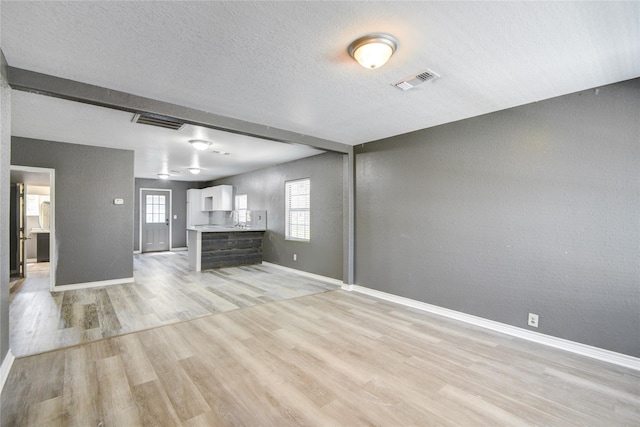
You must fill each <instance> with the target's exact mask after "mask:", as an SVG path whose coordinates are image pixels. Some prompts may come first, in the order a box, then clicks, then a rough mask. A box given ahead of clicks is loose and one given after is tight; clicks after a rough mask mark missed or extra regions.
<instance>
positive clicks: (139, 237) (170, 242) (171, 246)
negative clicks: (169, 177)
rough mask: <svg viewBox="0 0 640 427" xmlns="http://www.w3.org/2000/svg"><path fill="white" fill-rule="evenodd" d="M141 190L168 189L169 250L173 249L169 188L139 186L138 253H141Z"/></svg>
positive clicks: (170, 193)
mask: <svg viewBox="0 0 640 427" xmlns="http://www.w3.org/2000/svg"><path fill="white" fill-rule="evenodd" d="M143 191H168V192H169V250H171V249H173V241H172V240H171V239H172V236H171V235H172V234H173V211H172V206H173V194H172V192H171V189H170V188H146V187H145V188H140V196H139V198H138V200H139V202H138V210H139V211H140V218H139V224H138V253H142V202H143V200H142V192H143Z"/></svg>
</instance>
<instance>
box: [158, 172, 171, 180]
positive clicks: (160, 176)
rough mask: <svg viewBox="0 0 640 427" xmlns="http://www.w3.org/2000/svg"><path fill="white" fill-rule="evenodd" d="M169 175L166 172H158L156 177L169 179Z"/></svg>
mask: <svg viewBox="0 0 640 427" xmlns="http://www.w3.org/2000/svg"><path fill="white" fill-rule="evenodd" d="M170 176H171V175H169V174H168V173H159V174H158V178H160V179H169V177H170Z"/></svg>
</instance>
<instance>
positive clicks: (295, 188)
mask: <svg viewBox="0 0 640 427" xmlns="http://www.w3.org/2000/svg"><path fill="white" fill-rule="evenodd" d="M285 203H286V219H285V221H286V224H285V238H286V239H287V240H303V241H308V240H310V239H311V180H310V179H308V178H306V179H299V180H296V181H287V182H285Z"/></svg>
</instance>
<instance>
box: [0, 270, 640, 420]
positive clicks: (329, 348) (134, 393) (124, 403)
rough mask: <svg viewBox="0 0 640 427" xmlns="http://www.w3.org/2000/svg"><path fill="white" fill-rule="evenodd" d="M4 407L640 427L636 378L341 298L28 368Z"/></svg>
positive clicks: (119, 341)
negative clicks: (639, 426)
mask: <svg viewBox="0 0 640 427" xmlns="http://www.w3.org/2000/svg"><path fill="white" fill-rule="evenodd" d="M158 280H162V279H161V278H158ZM304 280H305V279H304V278H301V281H304ZM252 286H256V284H253V285H252ZM256 298H257V297H256ZM1 397H2V425H3V426H41V425H48V426H103V427H106V426H231V425H237V426H297V425H308V426H365V425H366V426H372V425H376V426H430V425H434V426H527V425H537V426H540V425H544V426H576V425H580V426H637V425H640V376H639V373H638V372H637V371H632V370H629V369H625V368H621V367H618V366H614V365H609V364H606V363H604V362H599V361H595V360H592V359H587V358H583V357H580V356H577V355H573V354H570V353H565V352H563V351H560V350H556V349H552V348H549V347H544V346H540V345H537V344H534V343H531V342H527V341H523V340H519V339H517V338H513V337H509V336H505V335H500V334H498V333H494V332H491V331H486V330H483V329H479V328H474V327H471V326H469V325H465V324H461V323H458V322H455V321H453V320H450V319H446V318H442V317H438V316H435V315H431V314H428V313H424V312H420V311H418V310H414V309H411V308H407V307H403V306H398V305H396V304H393V303H390V302H386V301H381V300H377V299H374V298H371V297H368V296H363V295H359V294H353V293H349V292H346V291H342V290H335V291H329V292H324V293H317V294H313V295H308V296H302V297H298V298H293V299H287V300H283V301H277V302H266V303H264V304H254V305H251V306H246V307H243V308H241V309H238V310H233V311H228V312H224V313H214V314H210V315H206V316H204V317H200V318H197V319H194V320H189V321H185V322H181V323H174V324H171V325H167V326H160V327H157V328H153V329H148V330H145V331H141V332H135V333H131V334H127V335H121V336H116V337H111V338H106V339H101V340H98V341H93V342H89V343H85V344H81V345H77V346H74V347H71V348H66V349H62V350H56V351H52V352H48V353H45V354H40V355H35V356H30V357H24V358H19V359H17V360H16V361H15V363H14V366H13V369H12V370H11V372H10V375H9V378H8V380H7V383H6V385H5V388H4V391H3V393H2V396H1Z"/></svg>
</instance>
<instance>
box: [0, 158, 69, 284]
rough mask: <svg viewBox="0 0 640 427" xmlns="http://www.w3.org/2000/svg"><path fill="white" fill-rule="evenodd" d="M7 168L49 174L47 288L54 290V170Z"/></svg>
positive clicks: (56, 259) (23, 167) (28, 167)
mask: <svg viewBox="0 0 640 427" xmlns="http://www.w3.org/2000/svg"><path fill="white" fill-rule="evenodd" d="M9 169H10V170H15V171H21V172H32V173H46V174H49V203H50V205H51V208H50V210H49V290H50V291H51V292H54V291H55V287H56V269H57V267H58V253H57V246H56V179H55V178H56V170H55V169H51V168H38V167H33V166H19V165H10V166H9ZM27 185H28V184H27ZM25 226H26V224H25Z"/></svg>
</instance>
